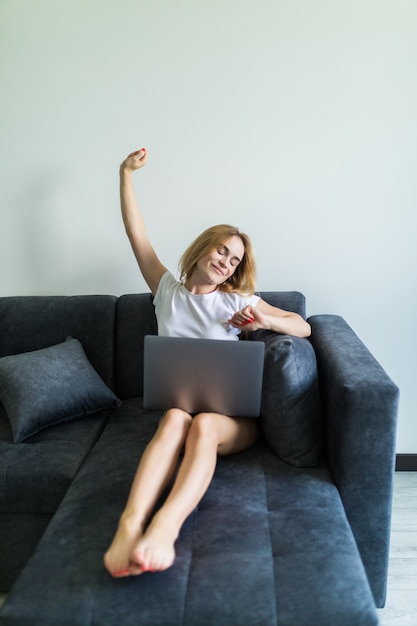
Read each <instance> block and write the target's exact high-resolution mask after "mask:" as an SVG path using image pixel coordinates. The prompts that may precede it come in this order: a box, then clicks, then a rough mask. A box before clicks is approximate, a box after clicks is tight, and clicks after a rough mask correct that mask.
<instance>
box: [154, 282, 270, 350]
mask: <svg viewBox="0 0 417 626" xmlns="http://www.w3.org/2000/svg"><path fill="white" fill-rule="evenodd" d="M259 300H260V298H259V296H255V295H253V296H242V295H239V294H238V293H226V292H224V291H219V290H218V289H216V290H215V291H212V292H211V293H208V294H204V295H201V296H198V295H196V294H193V293H191V292H190V291H188V289H186V287H185V286H184V285H183V284H182V283H180V282H178V281H177V280H175V278H174V276H173V275H172V274H171V272H165V274H164V275H163V276H162V278H161V280H160V282H159V285H158V289H157V290H156V294H155V298H154V305H155V314H156V319H157V321H158V335H163V336H165V337H195V338H198V339H202V338H207V339H232V340H233V339H237V338H238V335H239V333H240V330H239V329H237V328H233V326H231V325H230V324H229V322H228V320H229V319H230V318H231V317H232V315H233V314H234V313H236V312H237V311H240V310H241V309H243V308H244V307H245V306H248V305H249V304H250V305H251V306H254V307H255V306H256V305H257V304H258V302H259Z"/></svg>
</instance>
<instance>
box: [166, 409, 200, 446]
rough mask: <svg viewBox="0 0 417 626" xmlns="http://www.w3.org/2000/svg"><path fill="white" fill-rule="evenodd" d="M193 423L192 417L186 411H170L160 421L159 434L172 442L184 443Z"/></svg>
mask: <svg viewBox="0 0 417 626" xmlns="http://www.w3.org/2000/svg"><path fill="white" fill-rule="evenodd" d="M191 423H192V417H191V415H190V414H189V413H187V412H186V411H182V410H181V409H169V410H168V411H166V412H165V413H164V415H162V417H161V419H160V421H159V427H158V434H159V435H160V436H163V437H168V438H170V439H171V440H172V441H178V442H180V443H184V440H185V438H186V436H187V433H188V430H189V428H190V426H191Z"/></svg>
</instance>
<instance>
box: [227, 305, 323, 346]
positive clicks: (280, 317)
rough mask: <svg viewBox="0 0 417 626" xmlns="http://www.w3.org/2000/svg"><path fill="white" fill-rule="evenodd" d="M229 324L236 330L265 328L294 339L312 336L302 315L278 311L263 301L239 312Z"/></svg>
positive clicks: (308, 325)
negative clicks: (291, 336)
mask: <svg viewBox="0 0 417 626" xmlns="http://www.w3.org/2000/svg"><path fill="white" fill-rule="evenodd" d="M229 323H230V324H231V325H232V326H234V327H235V328H240V329H242V328H244V329H245V330H248V331H254V330H259V329H261V328H263V329H265V330H272V331H274V332H276V333H281V334H282V335H293V336H294V337H309V336H310V335H311V327H310V324H309V323H308V322H306V321H305V320H304V319H303V318H302V317H301V315H299V314H298V313H292V312H290V311H284V310H283V309H278V308H277V307H275V306H272V305H271V304H268V303H267V302H265V300H262V299H261V300H259V302H258V303H257V305H256V306H251V305H249V306H247V307H245V308H244V309H242V310H241V311H237V313H235V314H234V315H233V317H232V318H231V319H230V320H229Z"/></svg>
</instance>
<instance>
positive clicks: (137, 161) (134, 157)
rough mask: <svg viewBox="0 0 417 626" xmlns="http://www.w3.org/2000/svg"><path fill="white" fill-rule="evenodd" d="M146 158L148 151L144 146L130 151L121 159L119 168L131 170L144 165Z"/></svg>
mask: <svg viewBox="0 0 417 626" xmlns="http://www.w3.org/2000/svg"><path fill="white" fill-rule="evenodd" d="M147 159H148V152H147V150H146V148H141V149H140V150H136V151H135V152H131V153H130V154H129V156H128V157H126V159H125V160H124V161H123V163H122V164H121V166H120V169H122V168H123V169H125V170H129V171H131V172H133V171H134V170H138V169H139V168H141V167H143V166H144V165H146V161H147Z"/></svg>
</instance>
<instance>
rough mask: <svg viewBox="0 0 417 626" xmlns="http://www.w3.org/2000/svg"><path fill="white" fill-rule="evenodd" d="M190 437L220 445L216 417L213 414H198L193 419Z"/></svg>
mask: <svg viewBox="0 0 417 626" xmlns="http://www.w3.org/2000/svg"><path fill="white" fill-rule="evenodd" d="M189 436H191V437H194V438H198V439H205V440H207V441H213V443H216V444H217V443H218V429H217V424H216V416H215V415H214V414H213V413H197V415H196V416H195V417H194V418H193V421H192V424H191V426H190V430H189Z"/></svg>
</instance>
